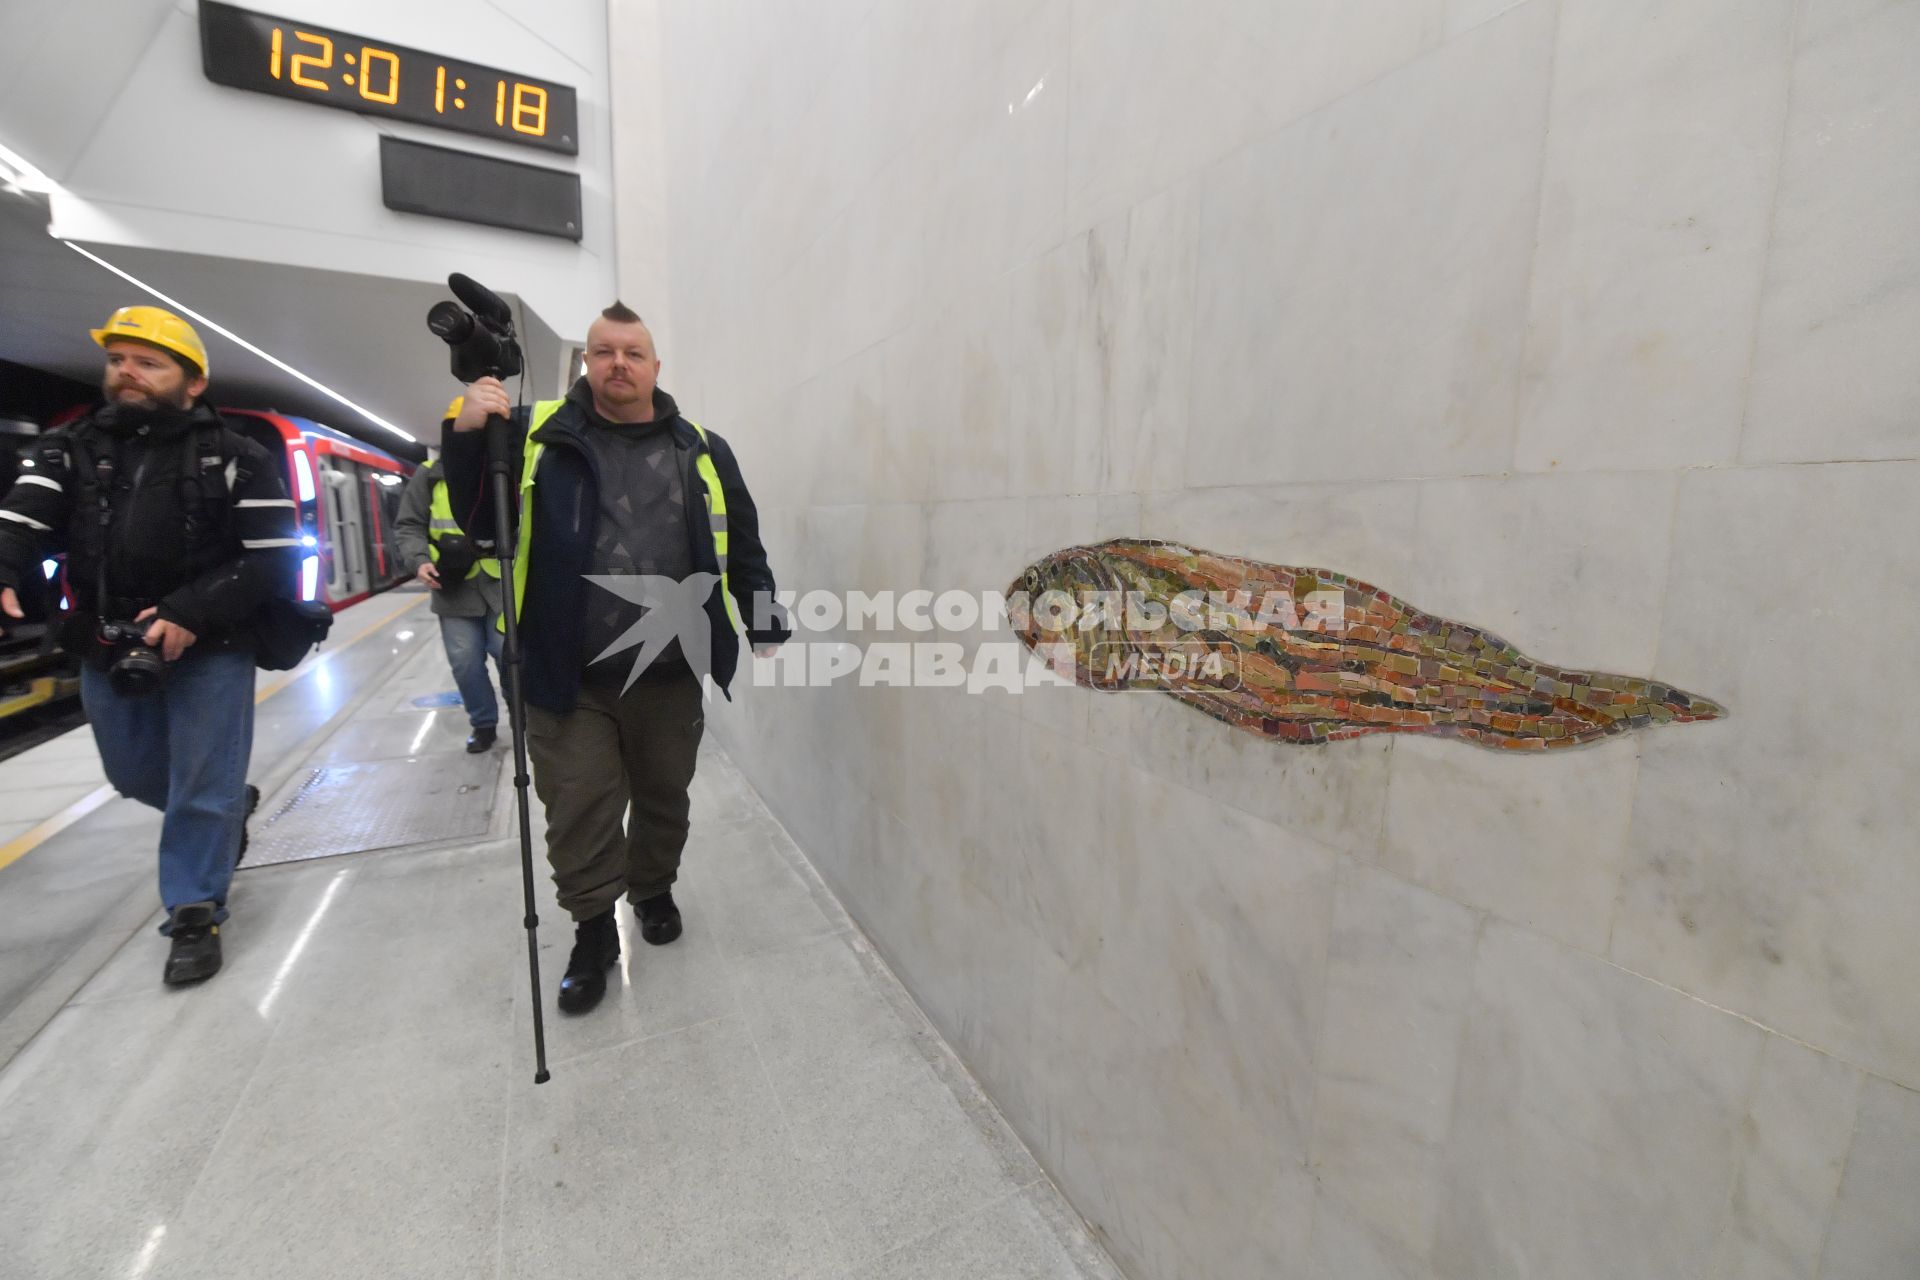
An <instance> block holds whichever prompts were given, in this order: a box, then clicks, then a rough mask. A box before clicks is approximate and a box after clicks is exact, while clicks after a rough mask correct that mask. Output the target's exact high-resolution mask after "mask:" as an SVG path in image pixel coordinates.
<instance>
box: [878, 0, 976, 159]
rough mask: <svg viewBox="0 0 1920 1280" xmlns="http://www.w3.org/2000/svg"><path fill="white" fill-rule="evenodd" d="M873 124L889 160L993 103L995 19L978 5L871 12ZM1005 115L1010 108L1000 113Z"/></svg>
mask: <svg viewBox="0 0 1920 1280" xmlns="http://www.w3.org/2000/svg"><path fill="white" fill-rule="evenodd" d="M871 22H872V25H873V35H872V41H873V43H872V50H873V57H872V60H871V61H870V62H869V64H868V66H867V69H866V74H867V75H869V76H870V77H871V78H872V81H873V90H872V101H873V104H874V112H875V114H874V118H873V119H872V120H871V121H870V122H869V123H868V125H867V127H868V128H870V129H872V130H873V131H874V133H875V135H876V139H875V142H874V143H873V145H874V147H875V149H876V150H877V151H878V153H879V154H880V155H881V156H882V157H883V158H885V157H890V156H892V155H893V154H894V153H895V152H896V151H898V150H899V149H901V148H903V147H909V146H912V145H918V144H921V143H923V142H924V141H925V138H926V136H927V134H928V132H929V131H930V130H933V129H935V128H937V127H938V126H939V125H941V124H943V123H945V122H948V121H950V120H952V119H953V118H954V117H955V116H957V115H960V114H963V113H965V112H966V111H967V109H968V108H969V107H970V106H971V107H975V108H980V107H983V106H984V105H985V104H986V103H987V102H990V101H991V96H990V94H989V93H988V92H987V91H986V89H985V86H986V85H988V84H990V83H992V82H993V81H994V80H995V78H996V77H995V75H994V70H995V68H996V67H997V66H998V64H999V54H998V51H997V50H996V49H995V48H994V38H995V36H996V34H999V32H997V31H996V22H995V15H994V14H993V13H992V12H991V11H990V10H989V9H987V8H986V7H984V6H980V5H942V4H928V3H924V2H918V0H916V2H910V3H901V4H876V5H874V6H873V7H872V10H871ZM1002 110H1004V106H1003V107H1002Z"/></svg>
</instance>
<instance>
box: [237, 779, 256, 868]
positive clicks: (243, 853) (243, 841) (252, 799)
mask: <svg viewBox="0 0 1920 1280" xmlns="http://www.w3.org/2000/svg"><path fill="white" fill-rule="evenodd" d="M259 807H260V788H258V787H256V786H254V785H253V784H252V783H251V782H249V783H248V784H247V816H246V818H242V819H240V852H238V853H236V854H234V855H233V865H234V866H236V867H237V866H239V865H240V864H241V863H243V862H245V861H246V860H247V819H248V818H251V817H253V811H254V810H255V809H258V808H259Z"/></svg>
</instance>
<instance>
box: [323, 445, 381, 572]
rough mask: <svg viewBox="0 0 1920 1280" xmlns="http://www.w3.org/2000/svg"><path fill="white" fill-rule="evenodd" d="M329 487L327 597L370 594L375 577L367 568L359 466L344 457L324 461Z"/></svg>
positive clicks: (326, 481)
mask: <svg viewBox="0 0 1920 1280" xmlns="http://www.w3.org/2000/svg"><path fill="white" fill-rule="evenodd" d="M321 466H322V467H323V470H322V472H321V475H322V477H323V480H324V483H325V486H326V491H327V549H328V550H329V551H330V552H331V553H332V554H331V555H329V556H328V557H327V562H326V564H327V598H328V599H329V600H332V601H334V602H336V603H338V602H340V601H343V600H351V599H353V598H354V597H355V596H362V595H365V594H367V592H368V591H370V590H372V588H373V578H372V575H371V573H369V572H368V568H367V523H366V513H365V510H364V506H363V499H362V497H361V492H360V485H359V483H358V481H359V477H358V476H357V474H356V473H357V472H358V471H359V468H358V467H356V466H355V465H354V464H353V463H351V462H348V461H346V460H345V459H343V458H334V457H327V458H324V459H323V460H322V462H321Z"/></svg>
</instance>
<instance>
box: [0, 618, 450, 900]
mask: <svg viewBox="0 0 1920 1280" xmlns="http://www.w3.org/2000/svg"><path fill="white" fill-rule="evenodd" d="M427 598H428V597H426V596H416V597H414V598H413V599H411V600H409V601H407V603H405V604H403V605H401V606H400V607H399V608H398V609H395V610H393V611H392V612H391V613H388V614H387V615H385V616H384V617H382V618H381V619H380V620H379V621H377V622H371V623H368V624H367V625H366V626H365V627H363V628H361V629H360V630H359V631H356V632H354V633H353V635H351V636H350V637H348V638H347V639H346V640H343V641H341V642H340V643H339V644H337V645H334V646H332V647H330V648H329V649H327V650H326V651H325V652H323V653H321V654H320V655H319V657H317V658H315V659H314V660H313V661H312V662H309V663H304V664H302V665H301V666H298V667H295V668H294V669H293V670H291V671H288V672H286V673H284V674H282V675H281V676H280V678H279V679H277V680H275V681H273V682H272V683H271V684H269V685H267V687H266V688H264V689H261V690H260V691H259V692H257V693H255V694H254V695H253V704H254V705H255V706H256V707H257V706H259V705H260V704H261V703H263V702H265V701H266V700H267V699H268V698H271V697H272V696H273V695H274V694H276V693H278V692H280V691H281V690H282V689H284V688H286V687H287V686H288V685H290V684H292V683H293V682H294V681H295V680H298V679H299V678H300V677H301V676H304V675H306V674H307V672H309V671H312V670H313V669H314V668H315V667H318V666H319V665H321V664H322V663H324V662H326V661H328V660H329V659H331V658H334V657H337V656H338V655H340V654H342V653H344V652H346V651H347V650H348V649H351V648H352V647H353V646H354V645H356V644H359V643H360V642H361V641H362V640H365V639H366V638H367V637H368V636H370V635H372V634H373V633H374V632H376V631H378V630H380V629H381V628H382V627H384V626H386V625H387V624H388V623H389V622H392V621H393V620H394V619H395V618H398V617H399V616H400V615H401V614H403V613H405V612H406V611H407V610H409V609H413V608H417V607H418V606H419V605H420V603H421V602H422V601H424V600H426V599H427ZM3 767H4V766H0V768H3ZM113 794H114V793H113V787H112V785H111V784H109V785H107V786H104V787H99V788H97V789H95V790H93V791H90V792H88V793H87V794H86V795H84V796H81V797H80V798H79V799H78V800H75V801H74V802H73V803H72V804H70V805H68V806H67V807H66V808H64V809H62V810H61V811H60V812H58V813H56V814H54V815H53V816H51V817H49V818H47V819H46V820H45V821H44V822H41V823H40V824H39V825H38V826H34V827H28V828H27V829H26V830H25V831H22V832H21V833H20V834H19V835H17V836H15V837H14V838H13V839H12V840H10V841H8V842H7V843H6V844H3V845H0V871H4V870H5V869H6V868H8V867H10V866H12V865H13V864H14V863H16V862H18V861H19V860H20V859H21V858H24V857H25V856H26V855H27V854H29V853H31V852H33V850H34V849H36V848H38V847H39V846H40V845H42V844H44V843H46V842H47V841H48V840H51V839H52V838H53V837H54V836H57V835H59V834H60V833H61V832H62V831H65V830H66V829H67V828H68V827H70V826H72V825H73V824H74V823H76V822H78V821H80V819H82V818H84V817H86V816H87V815H88V814H90V813H92V812H93V811H94V810H95V809H98V808H99V807H100V806H101V805H103V804H105V803H106V802H107V801H109V800H111V799H113Z"/></svg>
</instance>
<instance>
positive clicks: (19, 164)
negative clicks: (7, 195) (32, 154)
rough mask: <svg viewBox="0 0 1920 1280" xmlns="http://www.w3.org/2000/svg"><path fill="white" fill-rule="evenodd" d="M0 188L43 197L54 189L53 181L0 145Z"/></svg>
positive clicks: (17, 154)
mask: <svg viewBox="0 0 1920 1280" xmlns="http://www.w3.org/2000/svg"><path fill="white" fill-rule="evenodd" d="M0 187H5V188H6V189H7V190H9V191H12V192H15V193H22V194H24V193H28V192H31V193H33V194H35V195H45V194H46V193H47V192H49V191H52V190H53V189H54V181H53V179H52V178H49V177H48V176H47V175H46V174H44V173H42V172H40V171H39V170H38V169H36V168H34V167H33V164H32V163H31V162H30V161H29V160H28V159H27V158H26V157H25V156H23V155H21V154H20V153H19V152H18V151H15V150H13V149H12V148H11V147H8V146H5V145H4V144H0Z"/></svg>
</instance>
